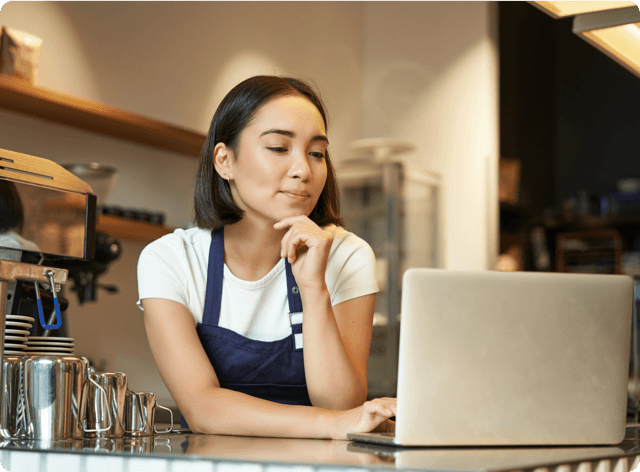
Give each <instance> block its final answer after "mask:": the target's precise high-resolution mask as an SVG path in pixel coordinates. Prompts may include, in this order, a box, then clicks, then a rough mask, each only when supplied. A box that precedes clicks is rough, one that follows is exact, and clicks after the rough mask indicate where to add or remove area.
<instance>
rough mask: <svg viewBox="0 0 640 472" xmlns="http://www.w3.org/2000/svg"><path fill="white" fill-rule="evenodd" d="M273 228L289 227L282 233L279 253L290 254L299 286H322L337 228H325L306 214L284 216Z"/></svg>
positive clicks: (287, 255) (289, 257)
mask: <svg viewBox="0 0 640 472" xmlns="http://www.w3.org/2000/svg"><path fill="white" fill-rule="evenodd" d="M273 228H274V229H276V230H284V229H287V228H288V230H287V232H286V233H285V235H284V236H283V237H282V241H281V248H280V251H281V252H280V254H281V256H282V257H286V258H288V260H289V263H290V264H291V269H292V270H293V276H294V277H295V279H296V283H297V284H298V286H299V287H300V288H301V289H303V290H304V289H305V288H309V289H313V288H320V287H323V286H324V283H325V279H324V277H325V271H326V269H327V258H328V257H329V251H330V250H331V244H332V243H333V234H334V229H333V228H330V229H327V230H325V229H322V228H320V227H319V226H318V225H317V224H315V223H314V222H313V221H311V220H310V219H309V217H307V216H291V217H288V218H284V219H282V220H280V221H278V222H277V223H276V224H274V225H273Z"/></svg>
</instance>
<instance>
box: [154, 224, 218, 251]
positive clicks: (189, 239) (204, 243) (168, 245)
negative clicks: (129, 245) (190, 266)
mask: <svg viewBox="0 0 640 472" xmlns="http://www.w3.org/2000/svg"><path fill="white" fill-rule="evenodd" d="M210 244H211V231H209V230H206V229H201V228H198V227H192V228H187V229H183V228H177V229H175V230H174V231H173V232H172V233H169V234H165V235H164V236H162V237H161V238H158V239H156V240H155V241H153V242H152V243H149V244H148V245H147V246H146V247H145V248H144V250H143V252H160V253H166V252H167V251H171V252H191V251H193V250H195V251H196V252H199V250H201V249H202V248H206V249H208V248H209V245H210Z"/></svg>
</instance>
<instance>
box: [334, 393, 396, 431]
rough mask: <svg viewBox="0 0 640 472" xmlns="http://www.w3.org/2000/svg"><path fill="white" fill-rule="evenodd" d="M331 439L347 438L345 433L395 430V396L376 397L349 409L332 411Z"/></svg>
mask: <svg viewBox="0 0 640 472" xmlns="http://www.w3.org/2000/svg"><path fill="white" fill-rule="evenodd" d="M334 413H336V416H335V424H334V427H335V428H334V430H333V432H332V435H331V436H332V439H347V433H368V432H395V427H396V423H395V422H394V421H391V420H390V419H389V418H392V417H394V416H395V415H396V399H395V398H376V399H374V400H371V401H368V402H365V403H364V404H363V405H361V406H359V407H357V408H353V409H351V410H346V411H339V412H334Z"/></svg>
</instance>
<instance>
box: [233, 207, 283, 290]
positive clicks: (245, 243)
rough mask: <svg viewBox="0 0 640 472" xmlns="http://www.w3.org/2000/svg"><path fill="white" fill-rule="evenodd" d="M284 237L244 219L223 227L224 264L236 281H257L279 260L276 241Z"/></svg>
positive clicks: (268, 225) (278, 241)
mask: <svg viewBox="0 0 640 472" xmlns="http://www.w3.org/2000/svg"><path fill="white" fill-rule="evenodd" d="M284 234H285V231H276V230H274V229H273V227H272V226H271V224H270V223H268V222H266V221H262V220H261V221H257V222H250V221H249V219H248V218H247V217H246V216H245V217H244V218H243V219H242V220H240V221H239V222H238V223H235V224H233V225H227V226H225V227H224V262H225V263H226V264H227V267H228V268H229V270H230V271H231V273H232V274H233V275H235V276H236V277H238V278H239V279H241V280H247V281H254V280H260V279H261V278H263V277H264V276H265V275H267V274H268V273H269V272H270V271H271V269H273V267H274V266H275V265H276V264H277V263H278V261H279V260H280V259H281V257H280V241H281V240H282V237H283V236H284Z"/></svg>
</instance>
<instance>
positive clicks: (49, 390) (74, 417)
mask: <svg viewBox="0 0 640 472" xmlns="http://www.w3.org/2000/svg"><path fill="white" fill-rule="evenodd" d="M88 367H89V361H88V360H87V359H86V358H84V357H73V356H68V357H67V356H55V355H51V356H25V357H23V359H22V372H23V388H24V391H23V394H24V406H25V424H24V428H23V431H22V432H21V434H20V436H21V437H22V438H24V439H36V440H42V441H54V440H60V439H80V438H82V437H83V435H84V433H85V431H86V430H87V429H86V427H85V425H84V421H85V413H86V399H87V386H88V385H90V382H92V380H91V379H90V378H89V377H88V376H87V371H88ZM102 394H103V401H106V394H105V392H104V390H103V391H102ZM105 423H107V425H108V426H111V425H110V424H109V422H108V420H107V421H105ZM101 426H103V425H101ZM95 429H96V430H98V431H103V430H105V429H107V428H105V427H98V428H95Z"/></svg>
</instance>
